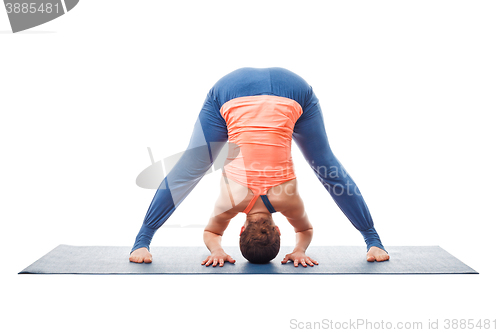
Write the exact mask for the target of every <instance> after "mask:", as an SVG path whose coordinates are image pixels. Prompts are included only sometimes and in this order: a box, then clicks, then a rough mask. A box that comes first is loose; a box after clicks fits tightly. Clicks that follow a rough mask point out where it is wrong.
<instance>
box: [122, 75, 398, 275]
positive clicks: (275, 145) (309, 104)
mask: <svg viewBox="0 0 500 333" xmlns="http://www.w3.org/2000/svg"><path fill="white" fill-rule="evenodd" d="M228 139H229V143H230V145H229V147H230V149H229V153H228V158H227V159H226V162H225V165H224V167H223V177H222V179H221V184H222V185H224V184H225V187H224V186H223V187H222V188H221V190H222V191H221V194H220V196H219V198H218V199H217V202H216V206H215V209H214V214H213V216H212V217H211V219H210V221H209V223H208V225H207V227H206V228H205V231H204V240H205V244H206V245H207V247H208V248H209V250H210V251H211V255H210V256H209V257H208V258H207V259H206V260H205V261H204V262H202V264H205V265H210V264H212V265H223V263H224V261H230V262H234V260H233V259H232V258H231V257H230V256H228V255H227V254H225V253H224V251H223V250H222V248H221V247H220V239H221V236H222V233H223V231H224V230H225V228H226V227H227V225H228V223H229V221H230V220H231V219H232V218H233V217H234V216H235V215H236V214H238V213H239V212H244V213H246V214H247V219H246V221H245V225H244V226H243V227H242V231H241V233H240V249H241V251H242V254H243V256H244V257H245V258H247V259H248V260H249V261H253V262H266V261H269V260H271V259H273V258H274V257H275V256H276V254H277V250H276V248H277V249H278V250H279V234H280V232H279V228H278V227H277V226H275V224H274V222H273V220H272V216H271V214H272V213H273V212H277V211H279V212H281V213H282V214H283V215H284V216H285V217H286V218H287V219H288V221H289V222H290V223H291V224H292V226H293V227H294V228H295V231H296V234H297V245H296V248H295V250H294V252H292V253H291V254H288V255H287V256H286V257H285V259H284V262H286V261H287V260H288V259H292V260H293V261H294V264H295V265H296V266H297V263H298V262H300V263H301V264H302V265H305V264H309V265H313V264H314V263H316V262H315V261H314V260H312V259H310V258H309V257H307V256H305V251H306V248H307V246H308V245H309V242H310V241H311V238H312V226H311V224H310V223H309V221H308V219H307V215H306V214H305V210H304V207H303V203H302V200H301V198H300V196H299V195H298V191H297V182H296V179H295V174H294V172H293V164H292V160H291V149H290V147H291V141H292V139H293V141H294V142H295V143H296V144H297V145H298V147H299V149H300V150H301V152H302V154H303V155H304V157H305V158H306V160H307V162H308V163H309V165H310V166H311V168H312V169H313V171H314V172H315V174H316V176H317V178H318V179H319V180H320V181H321V183H322V184H323V185H324V187H325V189H326V190H327V191H328V193H329V194H330V196H331V197H332V199H333V200H334V201H335V202H336V204H337V205H338V207H339V208H340V209H341V210H342V212H343V213H344V214H345V215H346V217H347V218H348V219H349V220H350V222H351V223H352V224H353V226H354V227H355V228H356V229H357V230H359V231H360V233H361V234H362V235H363V237H364V240H365V243H366V245H367V260H368V261H384V260H387V259H389V255H388V253H387V251H386V250H385V248H384V247H383V245H382V242H381V240H380V237H379V236H378V233H377V231H376V230H375V228H374V225H373V220H372V218H371V215H370V212H369V210H368V207H367V205H366V203H365V201H364V199H363V197H362V195H361V193H360V192H359V189H358V188H357V186H356V184H355V183H354V181H353V180H352V178H351V177H350V175H349V174H348V173H347V172H346V171H345V169H344V168H343V166H342V165H341V164H340V162H339V161H338V159H337V158H336V157H335V155H334V154H333V152H332V151H331V148H330V145H329V143H328V138H327V135H326V130H325V125H324V122H323V115H322V111H321V108H320V105H319V101H318V99H317V97H316V95H315V94H314V92H313V90H312V87H311V86H310V85H308V84H307V82H306V81H305V80H304V79H302V78H301V77H300V76H298V75H297V74H295V73H293V72H291V71H289V70H286V69H284V68H279V67H273V68H249V67H245V68H240V69H238V70H235V71H233V72H231V73H229V74H227V75H225V76H224V77H222V78H221V79H220V80H218V81H217V82H216V83H215V85H214V86H213V87H212V88H211V89H210V91H209V92H208V94H207V96H206V99H205V102H204V104H203V107H202V109H201V111H200V113H199V116H198V119H197V122H196V124H195V127H194V130H193V132H192V135H191V140H190V142H189V145H188V148H187V149H186V151H185V152H184V153H183V155H182V157H181V158H180V160H179V161H178V162H177V164H176V165H175V166H174V167H173V169H172V170H171V171H170V172H169V173H168V174H167V176H166V177H165V179H164V180H163V181H162V182H161V184H160V186H159V188H158V190H157V191H156V193H155V196H154V198H153V200H152V202H151V204H150V206H149V209H148V211H147V213H146V216H145V218H144V221H143V224H142V226H141V229H140V230H139V233H138V235H137V237H136V240H135V244H134V246H133V248H132V250H131V254H130V257H129V260H130V261H132V262H137V263H141V262H146V263H148V262H152V255H151V253H150V251H149V245H150V243H151V240H152V237H153V235H154V234H155V232H156V231H157V230H158V229H159V228H160V227H161V226H162V225H163V223H165V221H166V220H167V219H168V218H169V217H170V216H171V215H172V213H173V212H174V211H175V209H176V208H177V207H178V206H179V205H180V204H181V202H182V201H183V200H184V199H185V198H186V197H187V195H188V194H189V193H190V192H191V191H192V189H193V188H194V187H195V186H196V184H197V183H198V182H199V181H200V179H201V178H202V177H203V176H204V175H205V174H206V172H207V171H208V170H209V169H210V168H211V167H212V165H213V164H214V162H215V161H216V158H217V156H218V155H219V154H220V153H221V151H222V150H223V148H224V147H227V142H228ZM268 194H269V196H268ZM259 198H260V200H259ZM276 235H277V236H276ZM265 244H268V245H265ZM265 247H268V248H269V251H268V252H269V253H267V254H266V253H264V252H266V251H261V250H262V249H263V248H265ZM259 253H260V254H259ZM262 253H264V254H262ZM296 259H298V262H297V261H296ZM221 260H222V262H221Z"/></svg>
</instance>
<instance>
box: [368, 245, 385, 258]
mask: <svg viewBox="0 0 500 333" xmlns="http://www.w3.org/2000/svg"><path fill="white" fill-rule="evenodd" d="M366 260H367V261H375V260H376V261H386V260H389V254H387V252H385V251H384V250H382V249H381V248H379V247H376V246H372V247H370V250H368V253H367V254H366Z"/></svg>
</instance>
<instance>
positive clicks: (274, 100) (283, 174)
mask: <svg viewBox="0 0 500 333" xmlns="http://www.w3.org/2000/svg"><path fill="white" fill-rule="evenodd" d="M220 112H221V115H222V117H223V118H224V119H225V121H226V124H227V129H228V137H229V139H228V141H229V142H230V143H233V145H230V147H232V149H230V151H229V153H228V158H227V160H226V164H225V166H224V171H223V172H224V175H225V176H227V178H229V179H231V180H233V181H235V182H237V183H239V184H241V185H243V186H246V187H248V188H249V189H251V190H252V192H253V193H254V199H253V200H252V201H251V202H250V203H249V205H248V206H247V207H246V209H245V210H244V213H248V212H249V211H250V210H251V209H252V206H253V204H254V203H255V201H256V200H257V198H258V196H260V195H265V194H266V193H267V191H268V190H269V189H270V188H272V187H274V186H277V185H279V184H281V183H284V182H287V181H290V180H292V179H295V172H294V169H293V162H292V156H291V144H292V134H293V128H294V126H295V122H296V121H297V119H298V118H299V117H300V115H301V114H302V108H301V107H300V105H299V104H298V103H297V102H295V101H293V100H290V99H287V98H283V97H278V96H271V95H257V96H249V97H240V98H235V99H232V100H230V101H229V102H227V103H225V104H224V105H223V106H222V108H221V111H220Z"/></svg>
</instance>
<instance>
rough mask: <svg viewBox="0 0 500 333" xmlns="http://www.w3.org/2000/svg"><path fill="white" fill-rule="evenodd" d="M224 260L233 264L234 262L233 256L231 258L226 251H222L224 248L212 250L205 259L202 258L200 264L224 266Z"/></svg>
mask: <svg viewBox="0 0 500 333" xmlns="http://www.w3.org/2000/svg"><path fill="white" fill-rule="evenodd" d="M225 261H228V262H230V263H231V264H234V263H235V262H236V260H234V259H233V258H231V256H230V255H229V254H227V253H226V252H224V250H222V249H221V250H217V251H214V252H212V253H211V254H210V255H209V256H208V257H207V259H205V260H203V261H202V262H201V264H202V265H205V266H207V267H208V266H210V264H211V265H212V266H213V267H215V266H217V265H219V266H220V267H222V266H224V262H225Z"/></svg>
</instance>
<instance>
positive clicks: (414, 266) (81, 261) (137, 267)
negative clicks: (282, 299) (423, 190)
mask: <svg viewBox="0 0 500 333" xmlns="http://www.w3.org/2000/svg"><path fill="white" fill-rule="evenodd" d="M292 249H293V247H291V246H289V247H288V246H282V247H281V250H280V253H279V254H278V256H277V257H276V258H275V259H274V260H273V261H271V262H270V263H267V264H260V265H259V264H252V263H249V262H248V261H247V260H246V259H244V258H243V256H242V255H241V253H240V250H239V248H238V247H227V248H225V249H224V250H225V251H226V253H228V254H229V255H231V256H232V257H233V258H234V259H235V260H236V263H234V264H230V263H228V262H226V263H225V264H224V266H223V267H212V266H209V267H205V266H203V265H201V261H202V260H204V259H205V258H206V257H207V256H208V254H209V251H208V250H207V249H206V248H205V247H151V253H152V254H153V262H152V263H150V264H144V263H142V264H137V263H131V262H129V261H128V257H129V252H130V248H129V247H126V246H71V245H59V246H57V247H56V248H55V249H53V250H52V251H50V252H49V253H47V254H46V255H44V256H43V257H41V258H40V259H39V260H37V261H36V262H34V263H33V264H31V265H30V266H28V267H26V268H25V269H24V270H22V271H21V272H19V274H28V273H31V274H471V273H472V274H478V273H477V272H476V271H475V270H473V269H472V268H470V267H469V266H467V265H465V264H464V263H462V262H461V261H460V260H458V259H457V258H455V257H454V256H452V255H451V254H449V253H448V252H446V251H445V250H444V249H442V248H441V247H439V246H387V247H386V249H387V251H388V252H389V255H390V256H391V258H390V260H388V261H384V262H367V261H366V248H365V247H363V246H311V247H309V248H308V250H307V254H308V255H309V256H310V257H311V258H313V259H315V260H317V261H318V262H319V265H317V266H314V267H311V266H308V267H302V266H300V265H299V267H294V266H293V263H292V262H291V261H290V262H288V263H287V264H281V260H282V259H283V258H284V257H285V254H287V253H290V252H291V251H292Z"/></svg>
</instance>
